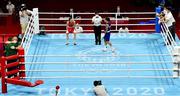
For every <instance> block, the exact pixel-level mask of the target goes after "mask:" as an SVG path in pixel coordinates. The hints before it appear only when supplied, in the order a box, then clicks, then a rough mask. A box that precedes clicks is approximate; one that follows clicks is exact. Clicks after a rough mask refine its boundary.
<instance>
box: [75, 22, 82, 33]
mask: <svg viewBox="0 0 180 96" xmlns="http://www.w3.org/2000/svg"><path fill="white" fill-rule="evenodd" d="M75 32H76V33H82V32H83V28H82V27H81V26H80V25H79V24H76V27H75Z"/></svg>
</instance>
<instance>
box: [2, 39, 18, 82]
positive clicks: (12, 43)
mask: <svg viewBox="0 0 180 96" xmlns="http://www.w3.org/2000/svg"><path fill="white" fill-rule="evenodd" d="M5 44H6V45H5V56H12V55H16V54H17V49H18V48H19V47H20V42H18V38H17V37H16V36H14V37H12V38H11V37H10V38H9V39H8V41H7V42H5ZM16 61H17V60H16V59H14V60H8V61H7V64H9V63H13V62H16ZM16 68H17V67H12V68H8V71H11V70H14V69H16ZM12 76H16V75H9V76H8V78H10V77H12Z"/></svg>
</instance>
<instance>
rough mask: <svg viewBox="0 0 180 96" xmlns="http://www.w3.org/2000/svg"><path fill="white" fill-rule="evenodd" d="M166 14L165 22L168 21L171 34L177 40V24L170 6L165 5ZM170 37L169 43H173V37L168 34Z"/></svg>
mask: <svg viewBox="0 0 180 96" xmlns="http://www.w3.org/2000/svg"><path fill="white" fill-rule="evenodd" d="M163 12H164V14H165V16H164V22H165V23H166V25H167V27H168V29H169V31H170V34H171V35H172V37H173V39H174V40H175V36H176V35H175V34H176V26H175V23H176V21H175V19H174V17H173V15H172V13H171V11H170V8H169V7H164V10H163ZM167 37H168V44H169V45H171V43H172V40H171V39H170V38H171V37H170V36H167Z"/></svg>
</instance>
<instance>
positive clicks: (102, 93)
mask: <svg viewBox="0 0 180 96" xmlns="http://www.w3.org/2000/svg"><path fill="white" fill-rule="evenodd" d="M93 91H94V94H95V96H108V93H107V90H106V88H105V87H104V86H103V85H102V82H101V81H94V88H93Z"/></svg>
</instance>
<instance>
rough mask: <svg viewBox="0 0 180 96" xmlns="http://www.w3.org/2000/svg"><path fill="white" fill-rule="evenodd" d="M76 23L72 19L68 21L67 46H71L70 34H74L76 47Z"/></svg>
mask: <svg viewBox="0 0 180 96" xmlns="http://www.w3.org/2000/svg"><path fill="white" fill-rule="evenodd" d="M75 25H76V23H75V21H74V20H73V19H72V18H71V17H70V18H69V20H68V21H67V26H66V30H67V31H66V45H69V33H73V34H74V45H76V32H75V30H74V29H75Z"/></svg>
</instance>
